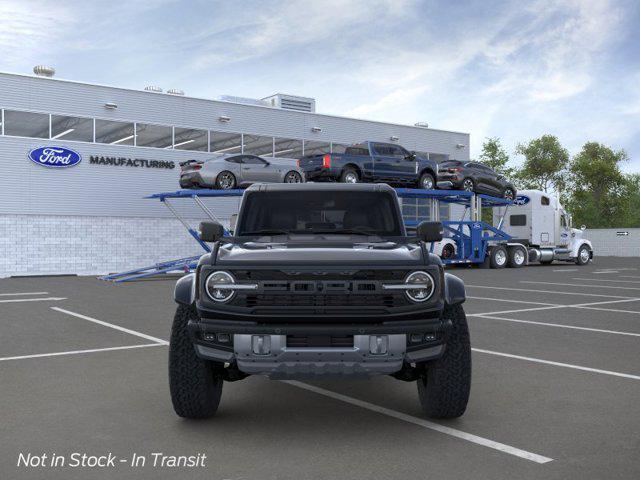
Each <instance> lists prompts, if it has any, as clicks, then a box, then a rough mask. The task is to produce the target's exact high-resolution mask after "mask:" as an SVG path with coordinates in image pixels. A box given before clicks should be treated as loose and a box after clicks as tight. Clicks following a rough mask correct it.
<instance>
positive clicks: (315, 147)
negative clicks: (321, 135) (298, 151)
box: [304, 140, 331, 155]
mask: <svg viewBox="0 0 640 480" xmlns="http://www.w3.org/2000/svg"><path fill="white" fill-rule="evenodd" d="M330 152H331V143H329V142H317V141H313V140H305V141H304V154H305V155H322V154H324V153H330Z"/></svg>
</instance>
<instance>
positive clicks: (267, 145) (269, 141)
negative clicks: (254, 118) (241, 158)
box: [242, 134, 273, 157]
mask: <svg viewBox="0 0 640 480" xmlns="http://www.w3.org/2000/svg"><path fill="white" fill-rule="evenodd" d="M242 137H243V138H244V149H243V152H244V153H248V154H251V155H261V156H265V157H272V156H273V137H262V136H260V135H246V134H245V135H243V136H242Z"/></svg>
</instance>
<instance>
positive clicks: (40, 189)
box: [0, 69, 469, 277]
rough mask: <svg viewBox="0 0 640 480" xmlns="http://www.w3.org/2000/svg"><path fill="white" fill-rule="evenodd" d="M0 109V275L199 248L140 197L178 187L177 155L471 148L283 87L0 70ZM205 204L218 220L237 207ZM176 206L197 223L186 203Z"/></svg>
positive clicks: (93, 269) (445, 135)
mask: <svg viewBox="0 0 640 480" xmlns="http://www.w3.org/2000/svg"><path fill="white" fill-rule="evenodd" d="M38 72H39V73H45V74H51V73H52V72H49V71H47V69H41V70H38ZM0 109H1V112H0V114H1V117H0V121H1V130H0V133H1V135H0V174H1V177H2V189H1V192H2V193H1V195H2V209H1V211H0V245H1V246H2V252H3V255H2V256H0V277H4V276H11V275H35V274H67V273H71V274H101V273H107V272H114V271H119V270H124V269H129V268H132V267H138V266H144V265H146V264H152V263H155V262H158V261H163V260H169V259H174V258H180V257H186V256H189V255H197V254H198V253H200V252H202V250H201V247H200V246H199V245H198V244H197V243H196V242H195V241H194V240H193V238H191V237H190V236H189V235H188V234H187V232H186V231H185V229H184V227H183V226H182V225H181V224H180V223H179V222H178V221H177V220H175V219H174V218H173V217H172V216H171V214H170V212H168V211H167V209H166V208H165V207H164V206H163V205H162V204H161V203H160V202H157V201H153V200H148V199H144V197H145V196H147V195H150V194H152V193H157V192H165V191H174V190H177V189H179V185H178V178H179V172H180V167H179V163H180V162H182V161H185V160H189V159H202V160H206V159H208V158H211V157H212V156H214V155H216V154H219V153H252V154H257V155H265V156H276V157H284V158H297V157H300V156H302V155H308V154H313V153H322V152H341V151H343V150H344V148H345V146H346V145H349V144H352V143H355V142H359V141H363V140H377V141H382V142H397V143H399V144H401V145H403V146H404V147H406V148H407V149H410V150H416V151H418V152H422V153H425V154H428V155H429V156H431V158H435V159H437V160H442V159H445V158H456V159H461V160H467V159H468V158H469V148H468V146H469V135H468V134H465V133H459V132H449V131H442V130H434V129H431V128H426V127H424V126H407V125H396V124H389V123H380V122H374V121H366V120H358V119H352V118H343V117H337V116H331V115H322V114H317V113H315V101H314V100H313V99H309V98H303V97H294V96H290V95H282V94H277V95H274V96H272V97H268V98H265V99H262V100H252V99H242V98H233V97H223V98H222V99H220V100H211V99H203V98H194V97H188V96H185V95H184V94H183V93H182V92H180V91H177V90H169V91H167V92H166V93H163V92H162V90H161V89H159V88H157V87H147V89H145V90H130V89H124V88H116V87H107V86H102V85H94V84H86V83H79V82H73V81H66V80H58V79H54V78H51V77H47V76H41V75H40V76H39V75H36V76H28V75H16V74H7V73H0ZM293 161H294V160H292V162H293ZM207 202H208V203H207V205H208V206H209V207H210V208H211V209H212V210H213V211H214V213H215V214H216V215H217V216H218V217H219V218H220V219H221V220H222V221H223V222H224V221H227V222H228V219H229V217H230V215H231V214H232V213H235V211H236V209H237V205H238V199H237V198H229V199H215V200H214V199H209V200H208V201H207ZM175 205H176V206H177V207H178V208H179V209H180V213H181V214H183V215H185V217H187V218H189V219H190V221H192V222H193V224H194V225H195V224H196V223H197V222H198V221H199V219H200V217H201V211H199V210H197V209H195V208H194V207H193V206H192V205H191V204H188V205H187V204H185V205H180V204H179V203H176V204H175ZM404 209H405V213H407V214H409V215H419V216H425V215H427V214H428V212H427V210H428V209H427V208H426V207H417V206H411V205H405V206H404Z"/></svg>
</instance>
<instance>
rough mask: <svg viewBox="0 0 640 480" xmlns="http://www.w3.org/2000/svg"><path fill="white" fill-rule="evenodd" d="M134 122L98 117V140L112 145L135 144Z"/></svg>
mask: <svg viewBox="0 0 640 480" xmlns="http://www.w3.org/2000/svg"><path fill="white" fill-rule="evenodd" d="M134 132H135V130H134V126H133V123H129V122H115V121H113V120H98V119H96V142H97V143H109V144H111V145H133V139H134V137H135V134H134Z"/></svg>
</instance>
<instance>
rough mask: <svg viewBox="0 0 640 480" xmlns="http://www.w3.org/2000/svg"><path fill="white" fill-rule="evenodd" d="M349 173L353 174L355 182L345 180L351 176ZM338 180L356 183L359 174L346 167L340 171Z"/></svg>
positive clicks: (358, 180)
mask: <svg viewBox="0 0 640 480" xmlns="http://www.w3.org/2000/svg"><path fill="white" fill-rule="evenodd" d="M351 175H355V179H356V181H355V182H349V181H347V179H348V178H352V177H350V176H351ZM340 182H341V183H358V182H360V175H359V174H358V172H357V171H356V170H355V169H354V168H351V167H347V168H345V169H344V170H343V171H342V174H341V175H340Z"/></svg>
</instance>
